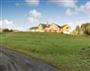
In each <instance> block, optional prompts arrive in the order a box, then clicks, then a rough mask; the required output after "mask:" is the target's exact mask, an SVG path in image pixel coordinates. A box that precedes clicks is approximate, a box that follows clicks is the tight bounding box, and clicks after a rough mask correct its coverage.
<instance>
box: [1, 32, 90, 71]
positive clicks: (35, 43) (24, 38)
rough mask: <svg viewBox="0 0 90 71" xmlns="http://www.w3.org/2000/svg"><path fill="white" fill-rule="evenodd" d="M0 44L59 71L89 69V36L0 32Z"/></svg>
mask: <svg viewBox="0 0 90 71" xmlns="http://www.w3.org/2000/svg"><path fill="white" fill-rule="evenodd" d="M0 46H2V47H9V48H12V49H15V50H18V51H21V52H24V53H27V54H30V55H32V56H34V57H37V58H39V59H42V60H43V61H45V62H47V63H49V64H51V65H53V66H55V67H57V68H58V69H60V70H61V71H90V37H89V36H88V37H86V36H72V35H63V34H59V33H23V32H22V33H0Z"/></svg>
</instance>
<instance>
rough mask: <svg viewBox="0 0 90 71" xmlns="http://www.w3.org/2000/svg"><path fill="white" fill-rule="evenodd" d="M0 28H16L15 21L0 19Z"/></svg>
mask: <svg viewBox="0 0 90 71" xmlns="http://www.w3.org/2000/svg"><path fill="white" fill-rule="evenodd" d="M0 28H1V29H5V28H8V29H13V28H14V22H13V21H10V20H8V19H3V20H0Z"/></svg>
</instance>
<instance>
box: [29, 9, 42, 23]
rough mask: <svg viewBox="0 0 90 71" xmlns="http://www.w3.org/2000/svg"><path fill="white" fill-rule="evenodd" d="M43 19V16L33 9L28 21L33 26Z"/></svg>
mask: <svg viewBox="0 0 90 71" xmlns="http://www.w3.org/2000/svg"><path fill="white" fill-rule="evenodd" d="M41 17H42V14H41V13H40V12H38V11H37V10H36V9H33V10H31V11H30V12H29V13H28V21H29V23H31V24H33V23H35V22H37V21H39V19H40V18H41Z"/></svg>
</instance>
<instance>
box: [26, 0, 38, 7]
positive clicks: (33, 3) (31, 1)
mask: <svg viewBox="0 0 90 71" xmlns="http://www.w3.org/2000/svg"><path fill="white" fill-rule="evenodd" d="M25 2H26V3H27V4H28V5H30V6H37V5H38V4H39V2H40V1H39V0H25Z"/></svg>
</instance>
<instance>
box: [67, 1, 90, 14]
mask: <svg viewBox="0 0 90 71" xmlns="http://www.w3.org/2000/svg"><path fill="white" fill-rule="evenodd" d="M80 13H84V14H88V15H90V1H88V2H87V3H86V4H84V5H80V6H77V5H76V7H74V8H69V9H67V10H66V14H67V15H77V14H80Z"/></svg>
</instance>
